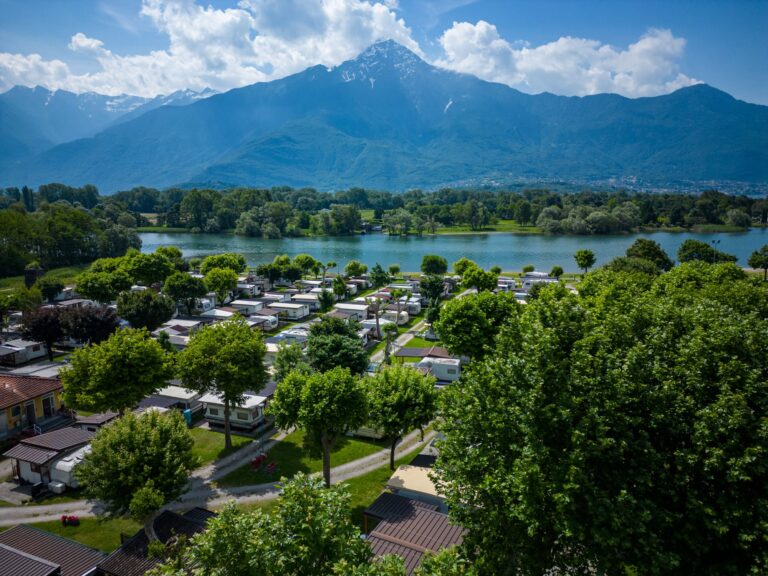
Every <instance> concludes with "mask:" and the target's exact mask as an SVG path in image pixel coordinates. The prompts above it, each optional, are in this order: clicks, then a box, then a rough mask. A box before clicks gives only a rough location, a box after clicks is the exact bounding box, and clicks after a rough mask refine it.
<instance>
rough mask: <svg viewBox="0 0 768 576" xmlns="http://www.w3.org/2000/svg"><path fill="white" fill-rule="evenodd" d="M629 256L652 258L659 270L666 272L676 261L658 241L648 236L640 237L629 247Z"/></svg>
mask: <svg viewBox="0 0 768 576" xmlns="http://www.w3.org/2000/svg"><path fill="white" fill-rule="evenodd" d="M627 257H628V258H642V259H644V260H650V261H651V262H653V263H654V264H656V267H657V268H659V270H663V271H664V272H666V271H668V270H671V269H672V266H674V263H673V262H672V259H671V258H670V257H669V255H668V254H667V253H666V252H664V249H663V248H662V247H661V246H660V245H659V243H658V242H655V241H653V240H649V239H647V238H638V239H637V240H635V241H634V242H633V243H632V246H630V247H629V248H627Z"/></svg>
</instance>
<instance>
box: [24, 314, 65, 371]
mask: <svg viewBox="0 0 768 576" xmlns="http://www.w3.org/2000/svg"><path fill="white" fill-rule="evenodd" d="M21 335H22V336H23V337H24V338H26V339H27V340H32V341H34V342H40V343H41V344H44V345H45V349H46V351H47V352H48V360H50V361H51V362H53V345H54V344H55V343H56V342H57V341H59V340H61V339H62V338H63V337H64V329H63V328H62V326H61V315H60V313H59V309H58V308H54V307H45V308H37V309H35V310H31V311H29V312H26V313H25V314H24V316H23V323H22V326H21Z"/></svg>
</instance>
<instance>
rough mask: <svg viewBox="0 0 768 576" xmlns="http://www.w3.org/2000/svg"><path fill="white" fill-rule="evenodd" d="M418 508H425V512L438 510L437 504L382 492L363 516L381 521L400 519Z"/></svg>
mask: <svg viewBox="0 0 768 576" xmlns="http://www.w3.org/2000/svg"><path fill="white" fill-rule="evenodd" d="M416 507H419V508H424V509H425V510H433V511H436V510H437V505H436V504H427V503H426V502H420V501H419V500H413V499H411V498H405V497H404V496H399V495H397V494H392V493H391V492H382V493H381V494H380V495H379V497H378V498H376V500H374V502H373V504H371V505H370V506H368V508H366V509H365V510H364V511H363V514H365V515H366V516H371V517H372V518H379V519H381V520H384V519H392V518H400V517H402V516H407V515H408V514H410V513H411V512H412V511H413V509H414V508H416Z"/></svg>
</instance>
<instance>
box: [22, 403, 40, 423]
mask: <svg viewBox="0 0 768 576" xmlns="http://www.w3.org/2000/svg"><path fill="white" fill-rule="evenodd" d="M24 410H25V412H26V414H27V425H28V426H31V425H32V424H34V423H35V422H37V418H36V417H35V402H34V401H32V402H27V403H26V404H25V405H24Z"/></svg>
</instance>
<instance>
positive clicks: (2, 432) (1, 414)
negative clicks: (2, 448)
mask: <svg viewBox="0 0 768 576" xmlns="http://www.w3.org/2000/svg"><path fill="white" fill-rule="evenodd" d="M7 434H8V415H7V414H6V411H5V410H0V438H4V437H5V436H6V435H7Z"/></svg>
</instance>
